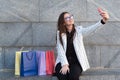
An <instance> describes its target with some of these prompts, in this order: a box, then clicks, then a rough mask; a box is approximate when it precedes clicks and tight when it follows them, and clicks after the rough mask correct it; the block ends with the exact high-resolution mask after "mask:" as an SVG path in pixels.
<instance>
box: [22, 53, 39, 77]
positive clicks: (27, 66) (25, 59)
mask: <svg viewBox="0 0 120 80" xmlns="http://www.w3.org/2000/svg"><path fill="white" fill-rule="evenodd" d="M20 70H21V71H20V75H21V76H33V75H37V73H38V70H37V61H36V52H35V51H29V52H22V54H21V67H20Z"/></svg>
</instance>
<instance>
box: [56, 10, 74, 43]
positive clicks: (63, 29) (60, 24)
mask: <svg viewBox="0 0 120 80" xmlns="http://www.w3.org/2000/svg"><path fill="white" fill-rule="evenodd" d="M66 13H68V14H69V12H62V13H61V14H60V16H59V18H58V23H57V27H58V30H59V39H60V42H61V44H62V45H63V41H62V37H61V34H62V33H66V32H67V28H66V27H65V25H64V23H65V21H64V15H65V14H66ZM73 29H74V30H75V25H74V24H73Z"/></svg>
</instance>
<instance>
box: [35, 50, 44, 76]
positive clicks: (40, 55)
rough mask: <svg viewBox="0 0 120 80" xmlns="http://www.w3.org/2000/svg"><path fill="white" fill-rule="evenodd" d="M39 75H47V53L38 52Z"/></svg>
mask: <svg viewBox="0 0 120 80" xmlns="http://www.w3.org/2000/svg"><path fill="white" fill-rule="evenodd" d="M36 53H37V55H36V56H37V62H38V75H46V59H45V51H37V52H36Z"/></svg>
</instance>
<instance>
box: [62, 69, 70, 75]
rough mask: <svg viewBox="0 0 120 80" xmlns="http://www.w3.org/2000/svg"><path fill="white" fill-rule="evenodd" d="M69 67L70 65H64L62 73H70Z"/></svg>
mask: <svg viewBox="0 0 120 80" xmlns="http://www.w3.org/2000/svg"><path fill="white" fill-rule="evenodd" d="M69 71H70V70H69V68H68V67H63V68H61V70H60V73H62V74H63V75H65V74H67V72H68V73H69Z"/></svg>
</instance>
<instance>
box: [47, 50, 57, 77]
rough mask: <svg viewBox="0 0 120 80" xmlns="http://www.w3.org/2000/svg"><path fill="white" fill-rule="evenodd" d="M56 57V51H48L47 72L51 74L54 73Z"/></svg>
mask: <svg viewBox="0 0 120 80" xmlns="http://www.w3.org/2000/svg"><path fill="white" fill-rule="evenodd" d="M54 65H55V57H54V51H53V50H52V51H50V50H47V51H46V73H47V74H48V75H51V74H53V73H54Z"/></svg>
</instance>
